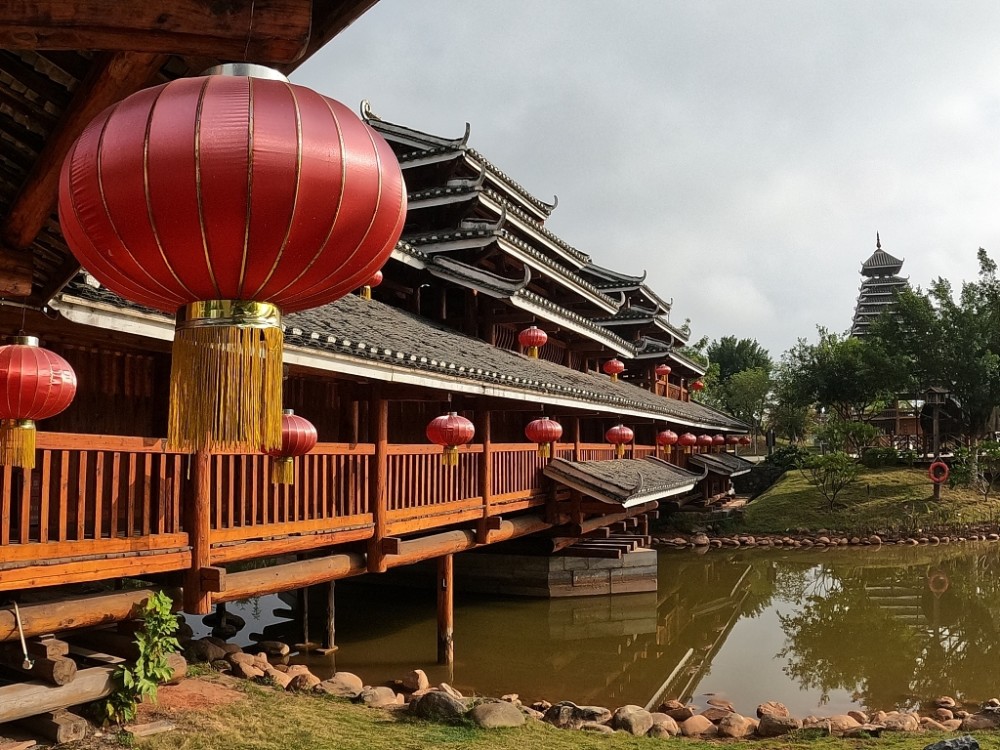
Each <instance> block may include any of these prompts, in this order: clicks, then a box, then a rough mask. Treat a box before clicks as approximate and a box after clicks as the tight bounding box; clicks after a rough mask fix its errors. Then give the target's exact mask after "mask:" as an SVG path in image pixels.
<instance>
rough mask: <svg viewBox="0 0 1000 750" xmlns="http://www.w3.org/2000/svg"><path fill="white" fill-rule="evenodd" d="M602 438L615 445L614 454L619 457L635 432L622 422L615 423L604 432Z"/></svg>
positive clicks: (633, 438)
mask: <svg viewBox="0 0 1000 750" xmlns="http://www.w3.org/2000/svg"><path fill="white" fill-rule="evenodd" d="M604 439H605V440H607V441H608V442H609V443H611V444H612V445H613V446H615V456H617V457H618V458H621V457H622V456H624V455H625V446H626V445H628V444H629V443H631V442H632V441H633V440H635V433H634V432H632V430H631V429H629V428H628V427H626V426H625V425H623V424H616V425H615V426H614V427H612V428H611V429H610V430H608V431H607V432H606V433H604Z"/></svg>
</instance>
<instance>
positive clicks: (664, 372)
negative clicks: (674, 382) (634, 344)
mask: <svg viewBox="0 0 1000 750" xmlns="http://www.w3.org/2000/svg"><path fill="white" fill-rule="evenodd" d="M671 372H673V370H671V369H670V365H662V364H661V365H657V366H656V377H658V378H665V377H667V376H668V375H669V374H670V373H671Z"/></svg>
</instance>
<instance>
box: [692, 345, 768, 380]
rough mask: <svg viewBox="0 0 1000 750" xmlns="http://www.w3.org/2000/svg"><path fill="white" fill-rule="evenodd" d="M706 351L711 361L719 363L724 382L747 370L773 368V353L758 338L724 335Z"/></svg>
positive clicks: (720, 374) (720, 377) (721, 377)
mask: <svg viewBox="0 0 1000 750" xmlns="http://www.w3.org/2000/svg"><path fill="white" fill-rule="evenodd" d="M705 353H706V354H707V355H708V359H709V361H711V362H715V363H718V365H719V379H720V380H721V381H722V382H726V381H727V380H729V378H731V377H732V376H733V375H735V374H737V373H740V372H744V371H746V370H754V369H763V370H767V371H768V372H770V370H771V355H770V354H768V352H767V350H766V349H765V348H764V347H762V346H761V345H760V344H759V343H757V340H756V339H746V338H744V339H737V338H736V337H735V336H723V337H722V338H721V339H718V340H717V341H713V342H712V343H711V344H709V345H708V348H707V349H706V350H705Z"/></svg>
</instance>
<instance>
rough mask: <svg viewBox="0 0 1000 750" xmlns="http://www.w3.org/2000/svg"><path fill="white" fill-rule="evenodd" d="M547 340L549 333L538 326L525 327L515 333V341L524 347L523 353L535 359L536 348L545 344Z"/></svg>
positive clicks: (536, 354) (536, 355)
mask: <svg viewBox="0 0 1000 750" xmlns="http://www.w3.org/2000/svg"><path fill="white" fill-rule="evenodd" d="M548 340H549V335H548V334H547V333H546V332H545V331H543V330H542V329H541V328H539V327H538V326H531V327H530V328H525V329H524V330H523V331H521V332H520V333H519V334H517V343H519V344H520V345H521V348H522V349H524V352H525V354H527V355H528V356H529V357H532V358H535V359H537V358H538V350H539V349H541V348H542V347H543V346H545V342H546V341H548Z"/></svg>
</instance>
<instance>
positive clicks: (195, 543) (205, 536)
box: [184, 451, 212, 615]
mask: <svg viewBox="0 0 1000 750" xmlns="http://www.w3.org/2000/svg"><path fill="white" fill-rule="evenodd" d="M192 494H193V496H192V497H191V502H190V503H189V505H188V518H187V531H188V539H189V541H190V544H191V567H190V568H189V569H188V571H187V574H186V575H185V578H184V611H185V612H189V613H191V614H195V615H207V614H209V613H210V612H211V611H212V595H211V593H210V592H208V591H206V590H205V589H204V587H203V586H202V583H201V570H202V568H207V567H210V566H211V564H212V540H211V533H212V502H211V498H212V455H211V454H210V453H209V452H208V451H198V452H197V453H195V454H194V483H193V493H192Z"/></svg>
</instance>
